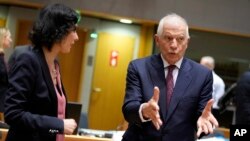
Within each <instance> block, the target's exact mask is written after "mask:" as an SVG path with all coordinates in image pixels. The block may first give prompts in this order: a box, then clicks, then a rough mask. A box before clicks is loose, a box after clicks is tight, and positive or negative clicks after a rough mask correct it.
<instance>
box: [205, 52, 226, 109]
mask: <svg viewBox="0 0 250 141" xmlns="http://www.w3.org/2000/svg"><path fill="white" fill-rule="evenodd" d="M200 64H202V65H203V66H205V67H207V68H209V69H210V70H212V71H213V99H214V104H213V109H219V108H220V107H219V105H218V102H219V100H220V98H221V97H222V96H223V95H224V93H225V83H224V81H223V79H222V78H221V77H220V76H219V75H217V74H216V73H215V72H214V68H215V61H214V58H213V57H211V56H203V57H202V58H201V60H200Z"/></svg>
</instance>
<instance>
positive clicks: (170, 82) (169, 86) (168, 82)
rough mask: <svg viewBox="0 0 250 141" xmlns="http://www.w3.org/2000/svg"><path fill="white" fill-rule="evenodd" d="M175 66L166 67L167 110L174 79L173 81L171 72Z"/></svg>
mask: <svg viewBox="0 0 250 141" xmlns="http://www.w3.org/2000/svg"><path fill="white" fill-rule="evenodd" d="M174 68H175V65H170V66H168V75H167V78H166V86H167V108H168V107H169V103H170V100H171V97H172V94H173V89H174V79H173V70H174Z"/></svg>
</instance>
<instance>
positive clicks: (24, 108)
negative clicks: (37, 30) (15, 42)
mask: <svg viewBox="0 0 250 141" xmlns="http://www.w3.org/2000/svg"><path fill="white" fill-rule="evenodd" d="M9 62H10V73H9V87H8V91H7V93H6V99H5V113H4V114H5V122H7V124H9V125H10V128H9V132H8V134H7V138H6V141H55V140H56V134H57V133H63V130H64V124H63V120H61V119H58V118H57V95H56V92H55V89H54V85H53V82H52V79H51V76H50V71H49V68H48V65H47V63H46V60H45V57H44V54H43V51H42V49H36V48H33V47H31V46H26V47H20V48H19V47H17V49H16V50H15V51H14V53H13V54H12V56H11V57H10V60H9ZM63 91H64V89H63ZM64 93H65V92H64Z"/></svg>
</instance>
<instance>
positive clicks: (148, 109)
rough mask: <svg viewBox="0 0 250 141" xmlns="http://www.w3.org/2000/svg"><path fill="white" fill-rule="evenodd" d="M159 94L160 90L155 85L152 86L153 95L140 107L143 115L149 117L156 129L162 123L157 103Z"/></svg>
mask: <svg viewBox="0 0 250 141" xmlns="http://www.w3.org/2000/svg"><path fill="white" fill-rule="evenodd" d="M159 95H160V90H159V88H158V87H157V86H156V87H154V95H153V96H152V98H151V99H150V100H149V101H148V102H147V103H144V105H143V107H142V115H143V117H144V118H146V119H151V120H152V122H153V124H154V126H155V128H156V129H157V130H159V129H160V126H161V125H162V121H161V118H160V114H159V110H160V108H159V105H158V101H159Z"/></svg>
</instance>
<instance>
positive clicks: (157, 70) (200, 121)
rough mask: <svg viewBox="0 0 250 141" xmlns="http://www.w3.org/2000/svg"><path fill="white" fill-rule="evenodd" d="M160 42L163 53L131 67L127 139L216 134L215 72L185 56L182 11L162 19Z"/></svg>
mask: <svg viewBox="0 0 250 141" xmlns="http://www.w3.org/2000/svg"><path fill="white" fill-rule="evenodd" d="M155 42H156V44H157V46H158V47H159V50H160V52H161V53H160V54H158V55H152V56H149V57H146V58H143V59H137V60H134V61H132V62H131V63H130V64H129V66H128V72H127V84H126V94H125V99H124V104H123V107H122V110H123V114H124V117H125V119H126V120H127V121H128V122H129V126H128V129H127V130H126V132H125V133H124V135H123V141H194V140H195V139H196V138H197V137H199V136H200V135H201V133H205V134H209V133H212V132H213V128H214V127H217V126H218V122H217V120H216V119H215V118H214V116H213V115H212V113H211V106H212V104H213V99H211V98H212V84H213V77H212V71H211V70H208V69H207V68H205V67H203V66H201V65H200V64H198V63H196V62H194V61H192V60H190V59H187V58H185V57H184V54H185V51H186V49H187V47H188V42H189V32H188V25H187V23H186V21H185V19H183V18H182V17H180V16H179V15H177V14H170V15H167V16H165V17H164V18H162V19H161V21H160V23H159V26H158V30H157V34H156V35H155ZM169 66H173V67H171V68H173V69H172V70H170V69H169V68H170V67H169ZM168 74H169V75H168ZM170 74H171V75H170ZM166 78H167V80H166ZM168 78H171V79H168ZM197 128H198V129H197ZM196 131H197V133H196V135H195V132H196Z"/></svg>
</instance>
